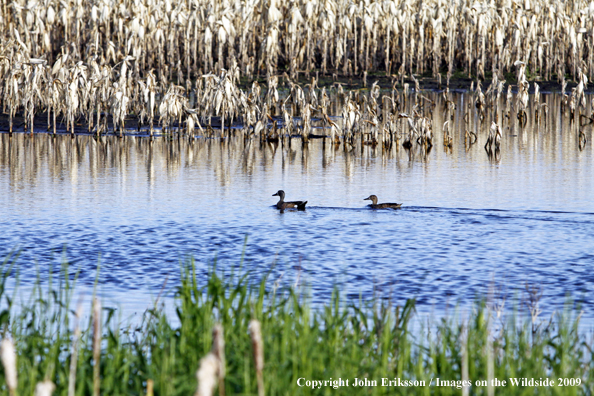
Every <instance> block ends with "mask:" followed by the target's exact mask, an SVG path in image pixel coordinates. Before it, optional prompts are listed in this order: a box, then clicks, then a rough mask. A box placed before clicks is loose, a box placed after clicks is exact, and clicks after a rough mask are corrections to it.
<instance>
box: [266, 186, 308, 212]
mask: <svg viewBox="0 0 594 396" xmlns="http://www.w3.org/2000/svg"><path fill="white" fill-rule="evenodd" d="M272 196H273V197H276V196H278V197H279V198H280V199H279V200H278V202H277V203H276V208H277V209H280V210H281V212H282V211H284V210H285V209H290V208H297V210H305V204H307V201H289V202H285V192H284V191H283V190H278V191H277V192H276V194H272Z"/></svg>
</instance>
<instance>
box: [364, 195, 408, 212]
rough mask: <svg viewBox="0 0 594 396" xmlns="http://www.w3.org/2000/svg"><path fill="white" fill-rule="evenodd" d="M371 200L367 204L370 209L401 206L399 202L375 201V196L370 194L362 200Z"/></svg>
mask: <svg viewBox="0 0 594 396" xmlns="http://www.w3.org/2000/svg"><path fill="white" fill-rule="evenodd" d="M367 200H369V201H371V203H370V204H369V205H368V206H369V207H370V208H371V209H398V208H400V207H401V206H402V204H401V203H391V202H386V203H380V204H378V203H377V197H376V196H375V195H370V196H369V197H367V198H365V199H364V201H367Z"/></svg>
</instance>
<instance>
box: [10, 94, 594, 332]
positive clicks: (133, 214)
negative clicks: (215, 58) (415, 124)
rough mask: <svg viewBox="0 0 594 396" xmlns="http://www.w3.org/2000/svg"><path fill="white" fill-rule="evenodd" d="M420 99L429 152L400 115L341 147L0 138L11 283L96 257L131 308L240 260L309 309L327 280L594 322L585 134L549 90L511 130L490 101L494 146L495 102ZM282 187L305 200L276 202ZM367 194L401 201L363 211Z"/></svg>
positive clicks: (170, 138) (397, 295)
mask: <svg viewBox="0 0 594 396" xmlns="http://www.w3.org/2000/svg"><path fill="white" fill-rule="evenodd" d="M424 95H425V98H426V100H427V103H430V102H433V103H434V105H432V106H429V105H427V106H426V108H425V109H423V110H422V111H423V112H424V114H426V116H427V118H428V119H430V120H431V122H432V125H433V130H432V132H433V140H432V147H428V146H427V145H426V144H420V143H416V142H414V141H413V144H412V147H411V148H410V149H406V148H404V147H403V143H404V141H405V137H406V136H407V133H408V131H409V130H408V126H409V124H408V120H407V119H405V118H401V119H398V120H396V121H395V126H394V130H395V131H396V132H397V133H396V132H395V134H394V136H393V139H391V140H390V139H388V138H385V139H384V140H381V138H382V137H381V136H382V135H381V134H379V135H377V136H378V139H380V140H379V143H377V144H374V143H372V142H371V143H370V142H369V139H371V138H372V136H371V135H369V136H365V135H364V134H362V135H360V137H359V138H356V139H354V140H353V141H352V144H346V143H345V141H344V138H343V137H341V140H340V144H333V143H332V141H331V139H330V138H326V139H315V138H311V139H310V140H309V143H308V144H305V145H304V144H302V139H301V138H292V139H290V138H288V137H286V136H285V137H283V134H282V133H281V136H280V137H279V139H278V140H274V141H267V140H266V139H260V138H258V136H252V137H251V138H250V137H248V138H247V139H246V135H245V131H243V130H242V129H239V128H236V129H232V130H230V131H227V133H226V135H225V136H227V135H230V137H229V136H228V137H225V138H223V139H220V138H219V137H218V136H217V137H216V138H204V137H200V136H199V137H196V138H195V137H193V136H192V137H191V136H188V135H187V134H180V135H177V134H167V135H166V136H160V132H159V131H156V132H155V135H156V136H157V137H156V138H153V139H150V138H148V137H147V135H148V133H147V131H146V130H141V131H140V132H138V131H137V130H126V131H125V136H124V137H123V138H118V137H117V136H113V135H111V134H110V135H108V136H105V135H103V136H101V137H98V138H97V137H95V136H92V135H82V134H77V135H75V136H74V137H71V136H70V135H69V134H61V133H58V134H57V136H52V135H51V134H45V133H42V134H38V133H35V134H33V135H30V134H28V133H26V134H25V133H18V132H15V133H14V134H13V136H12V137H9V135H8V134H7V133H2V134H0V188H1V190H2V191H3V193H2V194H0V208H1V209H0V214H1V217H2V221H1V222H0V255H2V256H6V255H8V254H9V253H10V252H11V251H13V250H14V249H18V250H19V251H20V257H19V258H18V261H17V262H18V263H19V270H20V275H19V278H20V282H21V283H24V284H31V283H32V282H34V280H35V279H36V276H37V275H36V274H37V271H38V270H39V271H40V273H41V277H42V279H46V277H47V271H48V270H49V269H50V263H52V267H51V268H53V270H54V271H57V269H58V266H59V264H60V263H61V261H62V255H63V254H64V255H65V256H66V257H67V258H68V259H69V260H70V261H71V263H72V265H73V266H74V268H80V271H81V272H80V280H79V282H80V283H81V284H82V285H86V287H91V286H92V284H93V281H94V277H95V270H96V267H97V264H98V263H99V262H100V263H101V275H100V284H101V288H102V292H103V294H104V296H105V297H106V299H108V300H109V299H110V295H112V296H117V298H115V300H117V301H116V304H117V303H124V302H125V301H123V300H125V299H126V297H125V296H129V298H130V300H131V301H133V303H132V304H134V305H135V307H138V309H141V310H142V309H144V308H146V306H142V305H143V304H144V302H146V305H148V304H149V303H150V301H151V300H150V296H153V297H156V296H157V295H158V294H159V293H160V291H161V290H162V289H163V287H164V285H166V286H165V288H166V290H169V289H170V288H171V287H173V286H174V285H176V282H177V281H178V279H179V269H180V261H183V260H184V259H186V258H187V257H188V256H193V257H195V258H196V260H197V265H198V268H199V277H200V279H203V280H204V279H205V278H206V276H207V271H208V270H209V269H210V267H211V265H212V262H213V260H214V259H215V258H216V260H217V263H218V267H219V268H221V269H224V270H230V269H231V268H233V267H237V266H239V265H240V264H241V263H242V257H244V259H243V267H244V268H249V269H250V270H252V271H253V272H254V273H255V274H257V275H265V274H266V273H268V272H270V274H271V275H270V287H274V285H275V284H277V285H292V284H297V283H299V284H306V285H308V288H309V290H311V293H312V297H313V300H314V302H315V301H327V300H326V299H327V298H328V296H329V294H330V293H331V291H332V288H333V286H334V285H336V284H339V285H340V288H341V290H342V291H344V293H346V294H348V295H349V296H351V297H355V298H356V297H358V296H359V295H361V296H362V297H363V298H369V297H371V296H372V295H374V294H376V295H380V296H382V297H386V298H392V299H394V300H395V301H397V302H400V303H401V302H403V301H404V299H406V298H413V297H414V298H416V299H417V300H418V309H419V310H421V311H425V312H429V311H438V312H445V311H446V310H448V309H451V308H452V307H453V306H455V305H456V304H460V305H462V306H464V307H471V306H472V301H475V299H476V298H481V297H484V296H486V295H487V294H488V293H489V291H490V290H491V291H495V293H496V294H497V296H498V298H499V299H498V301H499V302H502V301H503V300H502V298H505V304H506V305H505V307H506V309H510V310H511V309H512V307H513V304H514V303H522V304H523V303H526V302H527V301H529V300H530V299H531V298H534V296H535V295H539V294H540V293H542V297H541V299H540V308H541V309H542V311H543V314H550V313H551V312H552V311H553V310H555V309H560V308H561V307H562V305H563V304H564V303H565V302H566V296H567V294H568V293H569V294H571V295H572V296H573V297H574V298H575V299H576V300H577V301H578V302H580V303H581V304H582V307H583V309H584V310H585V319H586V321H587V323H593V322H592V320H593V319H594V311H593V310H592V298H591V296H592V292H593V287H594V275H592V273H591V271H590V269H591V268H590V267H591V263H592V262H593V258H594V255H593V253H592V246H594V204H593V203H592V202H593V201H592V197H593V196H594V178H593V177H592V175H591V171H592V167H593V165H594V156H593V154H592V144H591V140H592V127H591V126H590V125H580V122H578V121H570V117H569V111H568V110H567V108H565V109H564V108H563V106H562V104H561V101H562V98H561V96H560V95H552V94H545V95H542V96H541V103H547V105H548V111H547V112H546V113H545V112H544V111H543V112H542V113H541V116H540V118H539V119H538V121H537V120H535V117H534V105H533V101H530V105H529V107H528V109H527V114H529V117H528V119H527V121H526V125H525V126H522V125H521V124H520V123H521V121H520V120H518V119H517V118H516V117H515V115H514V116H512V117H509V118H508V117H506V115H505V113H504V109H505V107H504V103H505V102H502V103H503V105H502V106H501V108H500V109H499V113H498V120H499V125H500V128H501V143H500V148H499V149H496V150H487V149H485V143H486V140H487V138H488V135H489V131H490V127H491V122H492V120H493V117H494V113H490V112H488V113H487V114H486V115H485V119H484V120H483V121H482V122H481V119H480V114H479V113H478V112H476V111H474V107H473V111H470V112H469V111H468V109H469V104H471V105H472V106H474V105H475V100H476V98H475V95H474V94H464V93H451V94H450V95H451V101H452V103H454V104H455V107H452V109H453V110H451V113H450V114H449V113H448V112H447V108H448V106H449V105H447V104H446V103H445V102H444V100H443V97H442V95H441V94H437V93H426V94H424ZM588 100H589V98H588ZM410 102H411V103H408V104H407V106H408V107H406V108H403V110H405V111H407V112H411V109H412V106H413V103H412V102H413V101H412V100H411V101H410ZM466 113H468V115H466ZM331 114H340V109H338V108H337V109H335V110H334V111H333V112H332V113H331ZM584 114H585V115H588V116H589V115H590V110H588V111H587V112H586V113H584ZM448 118H449V120H450V122H449V126H448V128H449V133H450V136H451V139H452V144H451V145H450V146H447V145H444V141H445V139H446V136H445V135H444V132H443V125H444V122H445V121H446V120H447V119H448ZM332 120H333V122H335V123H336V124H337V125H342V123H343V122H344V120H343V119H342V118H341V117H340V116H332ZM295 122H296V123H297V125H298V124H299V120H296V121H295ZM270 125H272V121H271V123H270ZM270 125H269V126H270ZM278 125H280V126H282V120H280V118H279V121H278ZM322 126H324V121H323V120H322V119H320V120H316V119H314V120H313V121H312V132H311V134H312V136H323V135H328V136H330V128H326V129H322V128H321V127H322ZM326 126H328V125H326ZM236 127H237V126H236ZM468 131H472V132H474V133H475V134H476V142H475V143H474V144H470V143H471V142H469V139H468V138H467V139H466V143H465V136H468ZM59 132H60V131H59ZM582 136H583V137H582ZM584 138H585V143H583V144H582V143H581V139H584ZM387 141H390V142H391V144H387V143H384V142H387ZM472 141H474V139H472ZM279 189H282V190H284V191H285V192H286V194H287V200H307V201H308V204H307V209H306V210H305V211H290V210H287V211H285V213H279V211H278V210H277V209H276V208H275V206H274V205H275V203H276V202H277V197H273V196H272V194H274V193H276V192H277V190H279ZM371 194H375V195H377V196H378V197H379V200H380V202H398V203H403V206H402V208H401V209H399V210H371V209H370V208H368V207H366V205H367V204H368V203H369V201H364V200H363V199H364V198H366V197H368V196H369V195H371ZM246 240H247V242H246ZM244 243H245V252H244ZM63 252H65V253H63ZM528 290H529V291H528ZM112 300H114V299H113V298H112ZM136 304H138V305H136Z"/></svg>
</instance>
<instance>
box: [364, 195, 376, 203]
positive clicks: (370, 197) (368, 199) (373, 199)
mask: <svg viewBox="0 0 594 396" xmlns="http://www.w3.org/2000/svg"><path fill="white" fill-rule="evenodd" d="M363 201H371V203H373V204H374V205H376V204H377V197H376V196H375V195H370V196H368V197H367V198H365V199H364V200H363Z"/></svg>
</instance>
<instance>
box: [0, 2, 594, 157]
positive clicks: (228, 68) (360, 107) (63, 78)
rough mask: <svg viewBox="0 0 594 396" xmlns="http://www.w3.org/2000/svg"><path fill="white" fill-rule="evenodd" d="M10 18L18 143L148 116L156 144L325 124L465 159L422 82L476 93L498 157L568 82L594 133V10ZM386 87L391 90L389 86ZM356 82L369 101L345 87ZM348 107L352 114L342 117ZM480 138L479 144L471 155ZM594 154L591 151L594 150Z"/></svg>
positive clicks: (581, 117)
mask: <svg viewBox="0 0 594 396" xmlns="http://www.w3.org/2000/svg"><path fill="white" fill-rule="evenodd" d="M0 12H1V13H2V14H0V16H1V17H0V27H1V28H2V29H0V31H1V32H2V33H0V34H2V40H0V82H1V84H0V90H1V91H0V101H1V105H2V109H3V111H4V112H5V113H6V114H7V116H8V117H7V118H8V120H7V124H8V125H6V129H7V130H8V131H9V133H12V131H13V130H14V129H15V125H14V119H15V117H17V116H19V125H18V129H19V130H21V129H24V130H27V131H29V132H30V133H33V132H34V131H35V130H39V129H41V128H43V129H46V128H47V129H48V130H50V131H52V132H53V133H56V129H57V126H56V125H57V124H58V125H60V127H62V128H65V129H66V130H67V131H69V132H70V133H72V134H74V133H80V132H82V130H86V131H87V133H93V134H96V135H100V134H103V133H108V132H113V133H116V134H118V135H120V136H122V135H123V134H124V133H126V131H125V129H126V120H127V119H128V118H129V117H130V116H133V117H134V118H135V119H136V120H137V123H136V127H142V126H144V127H145V128H146V129H147V133H148V134H149V135H152V134H153V132H154V128H155V125H158V128H159V129H161V128H162V129H163V130H164V131H166V132H167V133H172V132H179V133H186V134H188V135H190V136H195V135H199V136H207V137H211V136H224V135H225V133H231V131H229V130H228V127H230V126H231V125H233V124H234V122H236V121H239V123H240V125H241V126H242V131H243V132H244V134H245V135H246V137H248V138H249V137H250V136H254V135H255V136H256V137H259V138H261V139H264V140H276V139H278V138H279V137H280V136H283V135H298V136H300V137H301V138H302V139H303V141H304V142H307V141H308V139H309V138H310V137H311V131H312V122H313V121H318V122H320V123H321V124H323V125H324V127H325V130H324V132H323V135H324V136H328V137H329V138H330V139H332V140H335V141H337V142H340V141H344V142H345V144H350V145H352V143H353V139H354V138H355V137H357V138H359V139H361V140H363V141H365V142H367V143H368V144H373V145H375V144H392V143H393V142H394V141H395V140H399V141H400V143H402V144H403V145H404V147H410V146H411V145H412V144H415V143H418V144H420V145H423V146H425V147H427V146H431V145H432V144H433V138H434V136H435V135H436V134H440V135H441V134H443V144H444V145H445V146H446V147H450V146H451V145H452V144H453V143H454V142H453V141H452V139H451V136H450V135H449V128H450V125H449V124H446V123H444V124H442V125H435V126H434V125H433V123H432V121H433V120H432V117H431V113H432V112H433V110H434V109H433V107H432V105H433V103H432V101H430V100H429V101H428V100H426V98H425V97H424V96H423V95H421V92H420V88H421V85H420V83H419V80H418V78H421V77H419V76H422V75H429V76H431V77H433V78H434V79H436V80H437V81H438V86H439V87H441V88H444V89H445V91H444V98H445V101H446V105H445V110H446V111H450V112H451V111H452V108H451V106H452V104H450V103H449V102H448V101H451V98H450V97H449V94H448V87H449V83H450V80H451V78H452V77H455V75H465V76H468V77H470V78H473V79H474V80H473V83H472V90H471V91H472V92H473V95H474V100H473V101H474V104H473V106H470V107H469V108H468V109H467V110H468V111H467V115H468V116H469V117H470V116H476V117H479V118H480V119H481V121H482V120H484V118H485V116H486V115H487V114H490V120H491V121H490V122H486V126H485V128H484V134H485V135H486V140H485V143H486V148H487V150H488V151H489V150H491V151H493V150H497V148H498V147H500V144H501V143H500V142H501V139H503V138H504V133H502V132H501V130H502V129H501V128H503V125H502V123H503V122H504V119H503V115H505V117H506V118H507V119H508V120H512V119H513V120H514V121H515V120H516V118H517V119H518V122H519V123H520V124H521V125H525V123H526V122H527V119H528V118H534V119H538V118H539V117H542V113H543V112H547V111H548V110H549V108H548V105H547V103H542V102H541V96H540V87H539V85H538V83H536V82H534V83H530V82H529V79H533V80H545V81H550V80H554V79H555V80H557V81H558V83H559V84H560V87H561V94H562V96H563V103H562V104H563V111H564V112H565V111H566V112H567V113H568V114H569V116H570V117H571V118H572V119H575V120H576V122H579V123H583V122H591V121H592V119H591V118H589V116H586V114H585V113H590V112H591V109H589V108H588V103H587V98H586V96H585V91H586V89H587V84H588V76H591V75H592V71H593V68H594V55H593V54H594V52H593V35H592V32H593V31H594V19H593V16H594V7H592V6H591V5H590V4H589V3H587V2H585V1H570V2H566V3H564V4H557V3H556V2H553V1H529V0H527V1H524V2H521V3H514V2H511V1H499V2H497V3H493V2H492V3H472V2H469V1H462V0H460V1H456V2H454V3H447V4H446V3H445V2H443V1H431V2H420V1H405V2H400V3H397V2H394V1H384V2H371V1H361V2H356V3H344V4H343V3H341V2H340V1H333V0H324V1H314V0H310V1H297V2H291V3H282V4H281V3H279V2H277V1H275V0H268V1H264V0H262V1H220V2H214V3H212V2H203V1H183V2H179V3H176V4H173V3H172V2H170V1H164V2H152V1H140V0H136V1H107V0H104V1H99V2H82V1H78V2H70V1H67V2H64V1H62V2H54V1H49V0H48V1H40V2H29V3H24V2H23V3H21V2H19V1H15V2H10V3H9V2H7V1H4V2H3V3H2V7H0ZM415 75H416V76H417V77H418V78H417V77H415ZM259 76H261V77H262V78H263V80H261V79H260V80H258V77H259ZM300 76H301V79H300ZM380 76H383V78H384V80H383V81H384V83H383V84H377V83H375V81H376V80H377V79H378V78H379V77H380ZM442 76H443V77H444V78H443V80H444V81H443V83H442ZM353 77H356V78H360V79H361V81H362V82H363V86H366V87H368V89H367V90H365V91H364V92H352V91H348V90H346V91H345V90H344V88H343V84H342V83H338V80H339V79H342V81H344V79H345V78H347V79H352V78H353ZM303 78H305V79H306V80H307V81H306V83H303V82H302V81H303ZM329 78H331V81H330V83H331V84H330V85H328V81H327V79H329ZM368 79H369V83H368V82H367V80H368ZM259 81H260V82H259ZM300 81H301V82H300ZM320 81H324V84H321V83H320ZM570 81H573V83H572V86H573V88H572V89H571V91H568V90H567V86H568V83H569V82H570ZM332 82H334V83H332ZM475 84H476V85H475ZM279 91H280V92H279ZM411 92H414V97H413V98H409V97H408V95H409V94H410V93H411ZM529 92H532V93H533V95H532V97H530V95H529ZM335 100H337V101H338V102H339V103H340V109H337V108H336V107H334V108H332V107H331V105H330V104H331V102H332V101H335ZM529 102H531V104H530V106H529ZM528 107H531V108H532V112H530V113H528V112H527V111H526V110H527V109H528ZM332 110H334V111H332ZM551 110H555V111H556V109H551ZM39 116H41V117H39ZM39 118H43V120H41V119H39ZM213 118H214V119H215V120H214V124H213ZM493 123H495V125H493ZM215 130H216V131H215ZM477 133H478V131H470V130H469V131H468V135H467V140H469V141H476V139H477ZM386 136H388V137H386ZM579 140H580V148H582V147H583V146H584V145H585V144H586V143H587V140H588V139H587V136H586V134H585V133H582V134H580V136H579ZM482 144H483V143H482V142H481V145H482Z"/></svg>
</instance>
